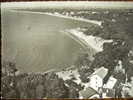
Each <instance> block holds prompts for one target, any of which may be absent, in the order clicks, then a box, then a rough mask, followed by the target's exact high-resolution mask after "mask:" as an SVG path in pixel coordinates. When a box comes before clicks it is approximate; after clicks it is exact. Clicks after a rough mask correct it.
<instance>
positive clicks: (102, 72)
mask: <svg viewBox="0 0 133 100" xmlns="http://www.w3.org/2000/svg"><path fill="white" fill-rule="evenodd" d="M107 72H108V69H106V68H104V67H101V68H99V69H97V70H96V71H95V72H94V73H93V74H92V75H91V76H90V87H92V88H93V89H94V90H96V91H98V89H99V88H100V87H102V86H103V79H104V77H105V76H106V74H107Z"/></svg>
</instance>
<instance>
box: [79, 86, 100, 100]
mask: <svg viewBox="0 0 133 100" xmlns="http://www.w3.org/2000/svg"><path fill="white" fill-rule="evenodd" d="M79 96H80V99H87V98H91V97H95V96H98V92H97V91H96V90H94V89H93V88H91V87H88V88H86V89H85V90H81V91H80V92H79Z"/></svg>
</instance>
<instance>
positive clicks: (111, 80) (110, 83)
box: [105, 76, 117, 89]
mask: <svg viewBox="0 0 133 100" xmlns="http://www.w3.org/2000/svg"><path fill="white" fill-rule="evenodd" d="M116 83H117V79H116V78H114V77H112V76H111V77H110V78H109V80H108V81H107V83H106V85H105V86H106V88H108V89H113V88H114V86H115V85H116Z"/></svg>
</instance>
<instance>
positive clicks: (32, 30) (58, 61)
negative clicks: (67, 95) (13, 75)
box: [2, 12, 90, 72]
mask: <svg viewBox="0 0 133 100" xmlns="http://www.w3.org/2000/svg"><path fill="white" fill-rule="evenodd" d="M80 26H82V27H84V26H88V27H89V26H90V24H89V23H85V22H80V21H74V20H71V19H63V18H58V17H53V16H49V15H40V14H28V13H21V12H6V13H4V14H3V15H2V44H3V45H2V58H3V59H6V60H11V61H14V62H16V64H17V67H18V68H19V70H21V71H23V72H35V71H39V72H42V71H47V70H49V69H62V68H64V67H69V66H70V65H71V64H72V63H73V62H74V60H75V59H76V58H77V56H78V54H79V53H80V52H83V51H85V49H84V48H83V47H82V46H81V45H80V44H78V43H77V42H76V41H75V40H73V39H71V38H70V37H68V36H67V35H66V34H64V33H61V32H60V30H64V29H69V28H70V29H71V28H76V27H80Z"/></svg>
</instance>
